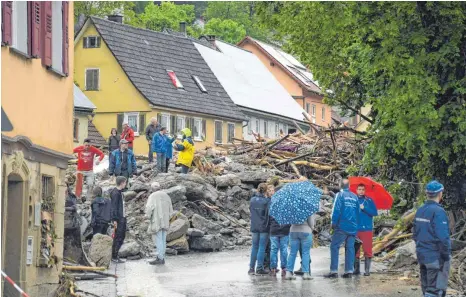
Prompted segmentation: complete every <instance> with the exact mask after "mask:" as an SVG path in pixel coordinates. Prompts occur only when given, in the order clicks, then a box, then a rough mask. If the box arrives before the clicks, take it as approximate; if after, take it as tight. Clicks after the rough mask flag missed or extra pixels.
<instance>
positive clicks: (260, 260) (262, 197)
mask: <svg viewBox="0 0 466 297" xmlns="http://www.w3.org/2000/svg"><path fill="white" fill-rule="evenodd" d="M266 194H267V184H265V183H261V184H259V186H258V187H257V192H256V194H255V195H254V196H253V197H252V198H251V202H250V205H249V210H250V212H251V233H252V250H251V258H250V262H249V271H248V274H254V273H255V274H256V275H266V274H268V272H267V271H265V270H264V257H265V248H266V245H267V241H268V240H269V231H270V225H269V207H270V199H269V198H267V197H266ZM256 262H257V266H256ZM254 269H255V270H254Z"/></svg>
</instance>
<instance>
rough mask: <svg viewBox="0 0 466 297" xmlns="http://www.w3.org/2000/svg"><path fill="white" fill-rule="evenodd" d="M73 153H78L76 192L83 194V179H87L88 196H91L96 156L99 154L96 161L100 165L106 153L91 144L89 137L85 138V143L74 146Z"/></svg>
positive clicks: (78, 194) (79, 194)
mask: <svg viewBox="0 0 466 297" xmlns="http://www.w3.org/2000/svg"><path fill="white" fill-rule="evenodd" d="M73 153H75V154H77V155H78V172H77V175H78V179H77V182H76V194H77V196H81V189H82V185H83V184H82V182H83V179H86V184H87V197H90V196H91V193H92V188H93V187H94V182H95V177H94V158H95V156H96V155H97V156H99V159H98V160H97V161H96V165H99V163H100V161H102V159H103V158H104V156H105V155H104V153H102V151H101V150H99V149H98V148H96V147H94V146H92V145H91V140H90V139H89V138H86V139H84V143H83V145H81V146H78V147H76V148H74V150H73Z"/></svg>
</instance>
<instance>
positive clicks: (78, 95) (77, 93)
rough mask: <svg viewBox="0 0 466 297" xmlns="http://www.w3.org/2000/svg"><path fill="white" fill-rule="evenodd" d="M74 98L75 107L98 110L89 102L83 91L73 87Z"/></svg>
mask: <svg viewBox="0 0 466 297" xmlns="http://www.w3.org/2000/svg"><path fill="white" fill-rule="evenodd" d="M73 86H74V89H73V97H74V107H75V108H81V109H92V110H94V109H96V108H97V107H96V106H95V105H94V104H93V103H92V102H91V100H89V99H88V98H87V97H86V95H84V93H83V92H82V91H81V89H80V88H79V87H78V86H76V85H73Z"/></svg>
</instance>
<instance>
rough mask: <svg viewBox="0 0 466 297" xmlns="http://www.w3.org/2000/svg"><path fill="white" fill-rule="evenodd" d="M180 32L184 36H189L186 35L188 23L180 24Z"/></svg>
mask: <svg viewBox="0 0 466 297" xmlns="http://www.w3.org/2000/svg"><path fill="white" fill-rule="evenodd" d="M180 32H181V33H183V35H184V36H188V34H187V33H186V22H180Z"/></svg>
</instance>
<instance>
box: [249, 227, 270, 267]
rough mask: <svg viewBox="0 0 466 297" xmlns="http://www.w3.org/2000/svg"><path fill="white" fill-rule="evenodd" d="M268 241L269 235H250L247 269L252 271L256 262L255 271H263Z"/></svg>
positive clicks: (255, 233) (254, 233) (256, 233)
mask: <svg viewBox="0 0 466 297" xmlns="http://www.w3.org/2000/svg"><path fill="white" fill-rule="evenodd" d="M268 240H269V233H258V232H253V233H252V251H251V261H250V262H249V268H251V269H254V267H255V266H256V261H257V267H256V269H257V270H261V269H264V258H265V246H266V245H267V241H268Z"/></svg>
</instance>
